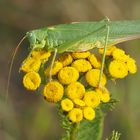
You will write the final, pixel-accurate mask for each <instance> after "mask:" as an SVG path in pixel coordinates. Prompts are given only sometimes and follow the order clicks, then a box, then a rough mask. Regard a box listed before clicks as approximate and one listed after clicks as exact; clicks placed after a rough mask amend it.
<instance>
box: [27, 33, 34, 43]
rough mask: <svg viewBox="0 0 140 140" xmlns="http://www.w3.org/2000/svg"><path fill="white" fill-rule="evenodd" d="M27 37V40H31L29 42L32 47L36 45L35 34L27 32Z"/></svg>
mask: <svg viewBox="0 0 140 140" xmlns="http://www.w3.org/2000/svg"><path fill="white" fill-rule="evenodd" d="M26 35H27V38H28V39H29V42H30V44H31V45H33V44H35V43H36V37H35V34H34V33H33V32H27V33H26Z"/></svg>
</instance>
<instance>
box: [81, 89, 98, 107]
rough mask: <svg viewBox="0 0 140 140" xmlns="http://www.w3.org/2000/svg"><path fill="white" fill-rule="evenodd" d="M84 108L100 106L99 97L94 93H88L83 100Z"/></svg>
mask: <svg viewBox="0 0 140 140" xmlns="http://www.w3.org/2000/svg"><path fill="white" fill-rule="evenodd" d="M83 100H84V102H85V104H86V106H90V107H93V108H95V107H97V106H98V105H99V104H100V97H99V96H98V95H97V93H96V92H95V91H88V92H86V93H85V96H84V98H83Z"/></svg>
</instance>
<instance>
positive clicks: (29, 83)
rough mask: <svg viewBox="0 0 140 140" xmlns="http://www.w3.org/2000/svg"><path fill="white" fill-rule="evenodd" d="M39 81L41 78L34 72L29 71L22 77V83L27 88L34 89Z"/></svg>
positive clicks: (38, 84)
mask: <svg viewBox="0 0 140 140" xmlns="http://www.w3.org/2000/svg"><path fill="white" fill-rule="evenodd" d="M40 83H41V78H40V76H39V74H38V73H36V72H29V73H27V74H25V76H24V77H23V85H24V87H25V88H27V89H28V90H36V89H37V88H38V87H39V86H40Z"/></svg>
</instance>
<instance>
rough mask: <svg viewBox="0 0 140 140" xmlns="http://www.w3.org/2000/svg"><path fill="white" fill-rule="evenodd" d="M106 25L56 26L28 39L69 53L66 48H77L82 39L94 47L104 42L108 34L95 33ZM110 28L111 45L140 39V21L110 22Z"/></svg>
mask: <svg viewBox="0 0 140 140" xmlns="http://www.w3.org/2000/svg"><path fill="white" fill-rule="evenodd" d="M105 24H106V23H105V21H104V20H102V21H99V22H80V23H74V24H62V25H56V26H52V27H47V28H42V29H38V30H33V31H31V32H28V38H29V41H30V43H31V44H34V43H36V41H37V42H41V43H42V40H43V41H45V42H46V44H45V45H42V46H44V47H46V49H52V50H54V48H58V51H59V49H60V50H61V52H63V51H67V48H65V47H66V46H67V45H68V48H70V46H71V45H72V46H75V45H76V44H77V42H78V41H79V42H80V41H81V40H82V39H83V40H84V43H85V42H87V43H88V44H92V45H93V44H94V45H96V43H97V44H98V45H99V41H104V36H105V34H106V32H104V31H103V29H102V30H101V31H100V34H96V33H94V32H97V30H99V29H101V27H103V26H104V25H105ZM109 27H110V33H109V41H108V42H110V44H117V43H120V42H123V41H127V40H132V39H135V38H140V20H137V21H111V22H109ZM105 31H106V30H105ZM98 33H99V32H98ZM89 34H93V35H89ZM97 39H98V40H97ZM97 41H98V42H97ZM43 43H44V42H43ZM74 43H75V45H74ZM79 45H82V46H83V42H82V41H81V44H79ZM98 45H97V46H98ZM32 46H33V45H32ZM72 48H73V47H72ZM81 49H82V48H81ZM75 51H76V49H75Z"/></svg>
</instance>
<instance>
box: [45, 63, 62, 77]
mask: <svg viewBox="0 0 140 140" xmlns="http://www.w3.org/2000/svg"><path fill="white" fill-rule="evenodd" d="M62 68H63V65H62V63H61V62H59V61H55V62H54V64H53V68H52V75H56V74H57V73H58V72H59V71H60V70H61V69H62ZM45 74H46V75H47V76H49V74H50V66H49V67H48V68H47V69H46V70H45Z"/></svg>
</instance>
